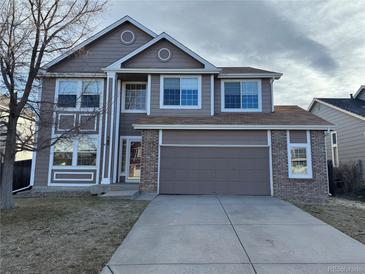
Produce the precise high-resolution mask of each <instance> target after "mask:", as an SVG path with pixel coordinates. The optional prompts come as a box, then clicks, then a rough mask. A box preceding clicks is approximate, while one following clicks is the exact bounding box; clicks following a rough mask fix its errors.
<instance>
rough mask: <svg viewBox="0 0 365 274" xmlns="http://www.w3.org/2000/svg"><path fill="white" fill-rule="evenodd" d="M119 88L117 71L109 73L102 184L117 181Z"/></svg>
mask: <svg viewBox="0 0 365 274" xmlns="http://www.w3.org/2000/svg"><path fill="white" fill-rule="evenodd" d="M116 89H117V77H116V73H115V72H108V73H107V87H106V95H105V102H104V123H103V126H104V128H103V135H104V138H103V147H102V148H103V161H102V162H101V169H102V180H101V183H102V184H110V183H114V182H115V179H116V178H115V176H114V172H113V170H114V155H115V153H117V145H118V142H117V138H116V136H117V134H116V130H117V128H118V129H119V127H118V126H117V120H119V113H117V107H118V104H117V102H118V101H119V94H118V92H117V91H116Z"/></svg>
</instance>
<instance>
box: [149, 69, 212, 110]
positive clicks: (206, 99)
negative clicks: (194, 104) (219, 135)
mask: <svg viewBox="0 0 365 274" xmlns="http://www.w3.org/2000/svg"><path fill="white" fill-rule="evenodd" d="M151 81H152V83H151V115H154V116H209V115H210V75H202V87H201V89H202V90H201V100H202V101H201V109H160V75H158V74H154V75H152V77H151Z"/></svg>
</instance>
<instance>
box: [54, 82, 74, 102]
mask: <svg viewBox="0 0 365 274" xmlns="http://www.w3.org/2000/svg"><path fill="white" fill-rule="evenodd" d="M78 93H79V83H78V82H77V81H74V80H60V81H59V82H58V93H57V94H58V99H57V106H58V107H60V108H76V102H77V96H78Z"/></svg>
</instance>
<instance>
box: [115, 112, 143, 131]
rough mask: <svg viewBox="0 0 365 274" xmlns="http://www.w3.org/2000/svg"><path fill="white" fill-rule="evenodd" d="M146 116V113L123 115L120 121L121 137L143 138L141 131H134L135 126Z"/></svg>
mask: <svg viewBox="0 0 365 274" xmlns="http://www.w3.org/2000/svg"><path fill="white" fill-rule="evenodd" d="M145 116H146V114H144V113H121V114H120V120H119V132H120V136H141V131H140V130H135V129H133V124H134V123H135V122H137V120H138V119H140V118H142V117H145Z"/></svg>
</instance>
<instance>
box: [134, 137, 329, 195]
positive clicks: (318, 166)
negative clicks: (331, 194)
mask: <svg viewBox="0 0 365 274" xmlns="http://www.w3.org/2000/svg"><path fill="white" fill-rule="evenodd" d="M271 138H272V139H271V144H272V172H273V189H274V196H276V197H279V198H282V199H293V200H300V201H304V202H323V201H325V200H326V198H327V197H328V179H327V167H326V152H325V143H324V132H323V131H311V134H310V139H311V148H312V151H311V152H312V172H313V178H312V179H290V178H289V176H288V150H287V132H286V131H285V130H273V131H271ZM158 146H159V132H158V130H143V131H142V158H141V182H140V185H139V188H140V190H141V191H143V192H157V183H158V152H159V149H158Z"/></svg>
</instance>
